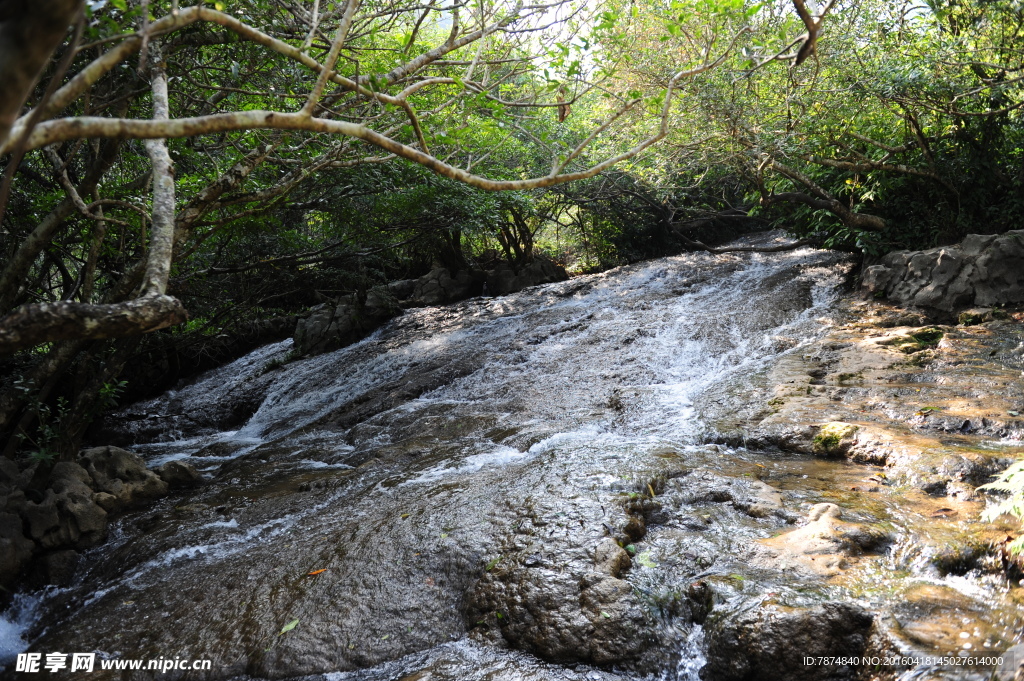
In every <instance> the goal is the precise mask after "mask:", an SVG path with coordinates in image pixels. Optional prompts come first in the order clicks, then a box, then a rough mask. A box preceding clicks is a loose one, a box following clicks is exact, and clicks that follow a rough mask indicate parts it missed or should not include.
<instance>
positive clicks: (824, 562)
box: [754, 504, 889, 576]
mask: <svg viewBox="0 0 1024 681" xmlns="http://www.w3.org/2000/svg"><path fill="white" fill-rule="evenodd" d="M888 540H889V535H888V534H887V533H886V532H885V531H884V530H882V529H881V528H879V527H876V526H874V525H870V524H867V523H854V522H848V521H846V520H843V513H842V509H840V508H839V507H838V506H836V505H835V504H818V505H816V506H814V507H812V508H811V510H810V513H808V515H807V519H806V521H805V524H804V525H802V526H801V527H798V528H797V529H795V530H793V531H792V532H786V533H785V534H781V535H779V536H777V537H772V538H771V539H765V540H764V541H763V542H762V545H763V546H765V547H767V548H768V549H769V553H768V554H766V555H761V556H759V557H758V558H757V559H755V561H754V563H755V564H759V565H764V566H765V567H775V568H778V569H782V570H787V571H794V572H798V573H804V574H809V575H823V576H831V575H834V574H837V573H838V572H839V571H841V570H842V569H844V568H845V567H847V564H848V562H849V561H848V559H849V558H853V557H856V556H859V555H861V554H863V553H866V552H870V551H874V550H875V549H877V548H878V547H880V546H881V545H883V544H885V543H886V542H887V541H888Z"/></svg>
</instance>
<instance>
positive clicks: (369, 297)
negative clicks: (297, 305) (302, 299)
mask: <svg viewBox="0 0 1024 681" xmlns="http://www.w3.org/2000/svg"><path fill="white" fill-rule="evenodd" d="M400 311H401V308H400V307H399V305H398V299H397V298H396V297H395V296H394V294H393V293H392V292H391V291H390V290H389V289H388V288H387V287H386V286H377V287H375V288H372V289H370V290H369V291H368V292H367V294H366V300H365V302H360V300H359V297H358V296H356V295H355V294H349V295H347V296H342V297H340V298H338V299H337V300H336V301H335V302H334V303H324V304H321V305H317V306H316V307H314V308H313V309H312V311H311V313H310V315H309V316H308V317H306V318H304V319H300V320H299V321H298V322H297V323H296V325H295V349H296V350H297V351H298V352H299V353H300V354H303V355H308V354H319V353H323V352H329V351H331V350H337V349H338V348H343V347H345V346H346V345H351V344H352V343H355V342H357V341H359V340H362V339H363V338H365V337H366V336H368V335H369V334H370V333H371V332H372V331H373V330H374V329H376V328H377V327H378V326H380V325H381V324H383V323H384V322H385V321H387V320H388V319H390V318H391V317H394V316H395V315H396V314H398V312H400Z"/></svg>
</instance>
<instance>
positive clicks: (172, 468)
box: [157, 461, 203, 489]
mask: <svg viewBox="0 0 1024 681" xmlns="http://www.w3.org/2000/svg"><path fill="white" fill-rule="evenodd" d="M157 474H158V475H159V476H160V479H161V480H163V481H164V482H166V483H167V486H168V487H170V488H171V489H183V488H188V487H198V486H199V485H201V484H203V476H201V475H200V474H199V471H197V470H196V469H195V468H193V467H192V466H190V465H188V464H187V463H185V462H184V461H168V462H167V463H165V464H164V465H163V466H160V468H158V469H157Z"/></svg>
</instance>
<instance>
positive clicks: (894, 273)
mask: <svg viewBox="0 0 1024 681" xmlns="http://www.w3.org/2000/svg"><path fill="white" fill-rule="evenodd" d="M1021 262H1024V230H1016V231H1012V232H1006V233H1005V234H1000V235H997V236H996V235H980V234H970V235H968V236H967V237H966V238H965V239H964V240H963V242H962V243H960V244H957V245H954V246H942V247H939V248H932V249H929V250H926V251H897V252H895V253H889V254H888V255H886V256H885V257H883V258H882V262H881V263H880V264H878V265H873V266H871V267H868V268H866V269H865V270H864V275H863V279H862V285H863V286H864V288H866V289H867V290H868V291H869V292H870V293H872V294H874V295H875V296H877V297H885V298H888V299H889V300H890V301H892V302H895V303H898V304H900V305H914V306H917V307H923V308H930V309H934V310H941V311H943V312H956V311H959V310H963V309H965V308H970V307H975V308H986V307H991V306H993V305H1001V304H1005V303H1020V302H1024V267H1021Z"/></svg>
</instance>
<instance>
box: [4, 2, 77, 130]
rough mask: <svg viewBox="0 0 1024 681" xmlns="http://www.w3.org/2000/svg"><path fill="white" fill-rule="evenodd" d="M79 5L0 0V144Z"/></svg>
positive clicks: (19, 112)
mask: <svg viewBox="0 0 1024 681" xmlns="http://www.w3.org/2000/svg"><path fill="white" fill-rule="evenodd" d="M80 6H81V2H80V0H31V1H30V0H0V145H2V144H4V143H5V142H6V141H7V136H8V135H9V134H10V132H11V126H12V125H13V124H14V121H15V119H16V118H17V117H18V115H19V114H21V108H22V106H24V105H25V100H26V99H28V96H29V94H30V93H31V92H32V87H33V86H34V85H35V83H36V79H38V78H39V74H40V73H41V72H42V70H43V67H44V66H46V62H47V61H49V59H50V56H51V55H52V54H53V51H54V50H55V49H57V46H58V45H60V42H61V40H63V39H64V36H65V35H66V34H67V30H68V26H69V25H71V22H72V21H74V19H75V16H76V14H77V13H78V9H79V7H80Z"/></svg>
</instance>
